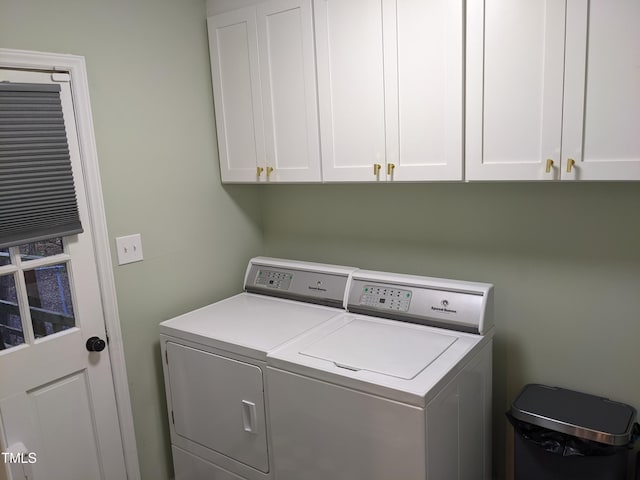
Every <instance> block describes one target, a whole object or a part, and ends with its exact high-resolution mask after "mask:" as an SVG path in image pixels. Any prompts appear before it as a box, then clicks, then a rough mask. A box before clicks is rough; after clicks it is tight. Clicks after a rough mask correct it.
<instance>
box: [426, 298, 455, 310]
mask: <svg viewBox="0 0 640 480" xmlns="http://www.w3.org/2000/svg"><path fill="white" fill-rule="evenodd" d="M440 305H441V306H439V307H436V306H433V305H432V306H431V310H434V311H436V312H442V313H458V311H457V310H453V309H452V308H447V307H448V306H449V300H447V299H446V298H445V299H443V300H441V301H440Z"/></svg>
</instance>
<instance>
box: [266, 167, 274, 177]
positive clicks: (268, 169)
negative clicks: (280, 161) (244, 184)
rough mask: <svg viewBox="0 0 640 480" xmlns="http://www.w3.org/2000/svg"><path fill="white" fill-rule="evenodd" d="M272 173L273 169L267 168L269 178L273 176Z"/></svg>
mask: <svg viewBox="0 0 640 480" xmlns="http://www.w3.org/2000/svg"><path fill="white" fill-rule="evenodd" d="M271 173H273V167H267V178H269V177H270V176H271Z"/></svg>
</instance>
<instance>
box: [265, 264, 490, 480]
mask: <svg viewBox="0 0 640 480" xmlns="http://www.w3.org/2000/svg"><path fill="white" fill-rule="evenodd" d="M492 307H493V287H492V285H489V284H484V283H472V282H461V281H454V280H444V279H437V278H428V277H417V276H409V275H397V274H389V273H382V272H371V271H363V270H358V271H356V272H354V273H353V275H352V280H351V282H350V288H349V295H348V302H347V309H348V310H349V313H345V314H342V315H339V316H337V317H335V318H333V319H332V320H330V321H329V322H326V323H323V324H322V325H321V326H319V327H318V328H316V329H314V330H312V331H309V332H307V333H306V334H303V335H301V336H300V337H297V338H296V339H294V340H292V341H290V342H288V343H287V344H285V345H283V346H282V347H280V348H278V349H275V350H273V351H271V352H270V353H269V354H268V355H267V364H268V368H267V388H268V395H269V402H270V409H269V415H270V425H271V438H272V447H273V454H274V461H275V463H274V466H275V475H276V478H277V479H278V480H300V479H304V480H327V479H331V480H389V479H392V478H394V479H396V478H397V479H402V480H450V479H463V480H478V479H486V480H488V479H489V478H491V477H490V467H491V465H490V458H491V448H490V447H491V428H490V425H491V363H492V355H491V348H492V335H493V328H492V325H493V311H492V310H493V308H492Z"/></svg>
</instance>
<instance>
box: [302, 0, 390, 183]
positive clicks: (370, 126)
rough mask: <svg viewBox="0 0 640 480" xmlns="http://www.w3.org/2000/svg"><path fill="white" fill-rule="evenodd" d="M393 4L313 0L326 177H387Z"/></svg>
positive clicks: (383, 0)
mask: <svg viewBox="0 0 640 480" xmlns="http://www.w3.org/2000/svg"><path fill="white" fill-rule="evenodd" d="M388 3H389V0H349V1H344V0H317V1H316V2H314V8H315V11H314V13H315V22H316V24H315V28H316V52H317V63H318V99H319V109H320V138H321V151H322V175H323V180H324V181H326V182H351V181H370V182H374V181H379V180H386V167H385V164H386V141H385V90H384V63H385V61H384V47H383V21H382V17H383V8H386V7H387V4H388ZM394 29H395V27H394ZM375 165H379V167H375Z"/></svg>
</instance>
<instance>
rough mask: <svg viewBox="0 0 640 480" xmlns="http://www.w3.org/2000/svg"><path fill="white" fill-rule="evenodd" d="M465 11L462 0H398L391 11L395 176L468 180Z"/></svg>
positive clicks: (390, 75)
mask: <svg viewBox="0 0 640 480" xmlns="http://www.w3.org/2000/svg"><path fill="white" fill-rule="evenodd" d="M463 12H464V10H463V1H462V0H426V1H420V2H416V1H415V0H397V9H396V10H395V11H392V12H391V14H395V15H397V16H396V19H395V22H393V23H395V24H396V25H397V36H396V35H394V36H393V37H392V38H397V47H396V50H395V51H391V53H392V54H395V56H397V63H393V62H392V61H391V60H392V59H393V57H391V55H386V56H385V70H386V73H387V77H386V78H387V86H388V88H387V94H388V97H393V95H396V94H397V105H396V110H395V111H394V110H393V109H388V116H389V117H390V118H389V119H388V121H387V126H388V127H390V128H388V129H387V139H388V142H389V141H390V140H391V139H392V132H391V131H390V130H391V128H393V129H394V130H397V131H398V132H399V134H398V135H397V143H396V145H397V146H398V148H396V149H395V151H391V152H390V153H389V155H388V157H387V162H389V164H393V165H395V168H393V169H392V170H391V169H388V172H391V173H392V175H391V176H390V180H394V181H420V180H462V155H463V141H464V140H463V111H464V107H463V96H464V91H463V64H464V52H463V38H464V37H463V23H464V16H463ZM389 17H390V15H389ZM387 20H388V21H389V22H390V21H391V20H392V19H391V18H388V17H385V21H387ZM390 23H391V22H390ZM385 40H388V37H387V36H385ZM387 60H389V61H387ZM396 66H397V67H396ZM396 68H397V70H396ZM390 70H391V72H390ZM394 81H395V83H396V84H397V85H392V84H391V82H394ZM392 86H395V87H396V88H395V89H393V90H392V88H391V87H392ZM392 94H393V95H392ZM392 122H395V125H393V124H392ZM388 146H389V147H392V146H393V144H392V143H390V142H389V145H388ZM389 150H390V148H389Z"/></svg>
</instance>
